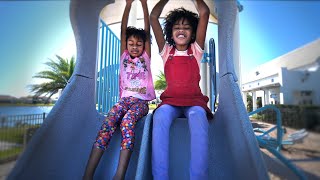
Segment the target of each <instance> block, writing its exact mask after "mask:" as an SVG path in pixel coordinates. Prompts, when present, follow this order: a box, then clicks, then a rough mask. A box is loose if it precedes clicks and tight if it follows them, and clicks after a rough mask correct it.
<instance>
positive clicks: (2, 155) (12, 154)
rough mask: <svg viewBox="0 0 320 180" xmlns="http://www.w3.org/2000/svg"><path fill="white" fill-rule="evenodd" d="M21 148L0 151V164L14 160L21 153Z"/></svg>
mask: <svg viewBox="0 0 320 180" xmlns="http://www.w3.org/2000/svg"><path fill="white" fill-rule="evenodd" d="M22 150H23V147H14V148H11V149H8V150H4V151H0V164H1V163H5V162H7V161H8V160H13V159H16V158H17V157H18V156H19V155H20V154H21V152H22Z"/></svg>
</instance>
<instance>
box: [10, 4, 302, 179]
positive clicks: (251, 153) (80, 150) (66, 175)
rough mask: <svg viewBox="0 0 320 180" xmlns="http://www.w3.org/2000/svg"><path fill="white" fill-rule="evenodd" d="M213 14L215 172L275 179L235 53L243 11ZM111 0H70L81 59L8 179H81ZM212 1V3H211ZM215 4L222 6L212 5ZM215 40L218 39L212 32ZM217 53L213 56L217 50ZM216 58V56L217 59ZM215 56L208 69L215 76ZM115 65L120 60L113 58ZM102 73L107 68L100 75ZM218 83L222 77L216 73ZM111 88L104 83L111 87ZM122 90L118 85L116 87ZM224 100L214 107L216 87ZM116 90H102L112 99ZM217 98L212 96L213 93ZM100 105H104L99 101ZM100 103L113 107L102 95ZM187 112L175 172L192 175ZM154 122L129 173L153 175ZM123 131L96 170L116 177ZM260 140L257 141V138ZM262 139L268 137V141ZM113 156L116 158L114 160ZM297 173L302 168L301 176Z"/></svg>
mask: <svg viewBox="0 0 320 180" xmlns="http://www.w3.org/2000/svg"><path fill="white" fill-rule="evenodd" d="M206 2H208V4H210V10H211V11H212V14H216V16H217V17H218V20H219V22H218V35H219V43H218V49H219V59H220V62H219V77H215V78H219V89H215V88H216V87H217V86H216V85H214V84H212V86H211V88H210V93H211V96H210V97H211V101H212V102H211V108H212V110H213V111H215V115H214V119H213V120H212V121H210V127H209V136H210V137H209V151H210V155H209V159H210V160H209V177H211V179H212V178H215V179H269V178H268V174H267V168H266V165H265V162H264V160H263V156H262V154H261V152H260V150H259V144H260V145H261V143H260V141H259V138H258V141H257V140H256V136H255V134H254V131H253V129H252V126H251V123H250V120H249V117H248V114H247V112H246V109H245V107H244V104H243V101H242V95H241V92H240V89H239V86H238V84H237V81H238V78H237V70H235V66H234V62H236V60H235V59H238V54H237V51H238V50H237V38H238V37H237V31H238V29H237V23H238V22H237V16H238V11H239V8H238V7H239V6H238V5H239V4H238V3H237V2H236V1H234V0H232V1H222V0H218V1H206ZM111 3H115V1H112V0H105V1H80V0H71V2H70V19H71V24H72V27H73V30H74V34H75V39H76V45H77V65H76V68H75V71H74V74H73V76H72V78H71V79H70V82H69V84H68V85H67V87H66V88H65V90H64V91H63V94H62V96H61V97H60V98H59V100H58V102H57V103H56V105H55V106H54V107H53V109H52V110H51V112H50V114H49V115H48V116H47V118H46V121H45V122H44V123H43V125H42V126H41V127H40V129H39V130H38V131H37V133H36V134H35V135H34V137H33V138H32V139H31V141H30V142H29V145H28V147H27V149H26V150H25V151H24V153H23V154H22V155H21V157H20V158H19V160H18V161H17V163H16V165H15V167H14V169H13V170H12V172H11V173H10V174H9V176H8V179H9V180H10V179H14V180H17V179H18V180H19V179H48V180H50V179H52V180H54V179H66V180H69V179H81V177H82V175H83V172H84V169H85V165H86V162H87V159H88V157H89V153H90V150H91V146H92V142H93V139H94V138H95V136H96V132H97V130H98V129H99V128H100V125H101V122H102V120H103V119H104V116H103V115H102V114H101V113H98V112H97V110H96V99H98V98H97V97H96V92H97V91H98V88H99V85H97V84H96V80H97V71H96V67H97V63H96V61H95V60H96V59H97V56H98V55H97V49H98V48H99V47H98V44H99V43H98V42H97V41H98V38H97V37H99V35H101V34H98V31H97V27H99V23H100V22H99V15H100V12H101V10H102V8H104V7H105V6H107V5H108V4H111ZM213 6H214V7H213ZM213 9H216V11H214V12H213ZM209 44H211V45H213V46H214V42H213V40H211V42H209ZM212 57H213V56H212ZM211 62H212V63H213V62H214V61H211ZM214 65H215V64H212V65H211V66H210V65H208V66H210V67H211V69H210V73H209V74H210V75H209V76H210V77H211V78H212V77H213V76H214V72H215V71H216V70H215V66H214ZM114 68H116V66H114ZM99 77H101V76H99ZM213 82H214V83H215V82H216V81H213ZM108 90H109V89H108V88H106V91H108ZM114 91H116V90H114ZM217 93H218V94H219V106H218V107H217V109H215V107H214V104H215V103H213V102H215V99H216V95H217ZM112 98H113V97H108V96H107V97H104V98H102V99H109V100H110V101H111V99H112ZM213 99H214V100H213ZM98 101H99V100H98ZM98 109H99V108H98ZM101 109H102V111H105V110H107V109H108V107H107V106H105V105H104V104H103V103H102V105H101ZM186 122H187V121H186V120H185V119H184V118H178V119H177V120H176V121H175V122H174V123H173V125H172V128H171V130H170V133H171V138H170V159H171V161H170V163H171V164H170V167H173V168H170V178H172V179H188V177H189V175H188V171H187V169H188V168H189V164H188V162H189V156H190V151H189V145H190V144H189V143H190V137H189V129H188V125H187V123H186ZM151 124H152V114H148V115H147V116H146V117H144V118H143V119H142V120H141V121H139V122H138V123H137V126H136V144H135V149H134V152H133V154H132V157H131V161H130V164H129V167H128V171H127V175H126V177H127V178H129V177H130V179H136V180H140V179H141V180H143V179H152V174H151V132H152V129H151V127H152V126H151ZM119 141H120V133H119V132H118V131H117V132H116V133H115V135H114V136H113V138H112V140H111V143H110V148H109V149H108V150H107V151H106V152H105V153H104V156H103V158H102V160H101V163H100V164H99V166H98V168H97V171H96V174H95V178H96V179H111V177H112V176H113V173H114V172H115V169H116V166H117V162H118V157H119V146H117V144H119ZM258 142H259V144H258ZM262 142H263V141H262ZM111 162H112V163H111ZM298 177H299V176H298Z"/></svg>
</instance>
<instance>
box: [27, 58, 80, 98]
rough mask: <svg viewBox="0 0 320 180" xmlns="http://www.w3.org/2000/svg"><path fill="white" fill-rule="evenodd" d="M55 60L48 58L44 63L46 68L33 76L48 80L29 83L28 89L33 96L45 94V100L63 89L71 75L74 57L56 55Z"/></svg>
mask: <svg viewBox="0 0 320 180" xmlns="http://www.w3.org/2000/svg"><path fill="white" fill-rule="evenodd" d="M56 58H57V59H56V60H52V59H49V61H48V62H46V63H45V65H47V66H48V68H49V69H48V70H45V71H41V72H38V73H37V74H36V75H35V76H33V78H41V79H47V80H49V81H47V82H44V83H41V84H32V85H30V90H31V92H33V93H34V94H35V95H34V96H35V97H39V96H42V95H44V96H46V97H47V101H46V102H48V100H49V99H50V98H51V96H53V95H54V94H56V93H57V92H58V91H59V90H60V89H62V90H63V89H64V88H65V87H66V85H67V83H68V80H69V79H70V77H71V76H72V73H73V71H74V67H75V59H74V57H71V59H69V60H68V59H64V58H62V57H60V56H58V55H56Z"/></svg>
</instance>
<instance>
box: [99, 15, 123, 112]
mask: <svg viewBox="0 0 320 180" xmlns="http://www.w3.org/2000/svg"><path fill="white" fill-rule="evenodd" d="M98 54H99V57H98V75H97V86H96V87H97V88H96V101H97V109H98V112H101V113H105V112H107V111H108V110H109V109H110V108H111V107H112V106H113V105H114V104H115V103H116V102H117V101H118V99H119V67H120V63H119V62H120V39H119V38H118V37H117V36H116V35H115V34H114V33H113V32H112V31H111V29H110V28H109V27H108V26H107V25H106V24H105V23H104V22H103V21H102V20H100V31H99V53H98Z"/></svg>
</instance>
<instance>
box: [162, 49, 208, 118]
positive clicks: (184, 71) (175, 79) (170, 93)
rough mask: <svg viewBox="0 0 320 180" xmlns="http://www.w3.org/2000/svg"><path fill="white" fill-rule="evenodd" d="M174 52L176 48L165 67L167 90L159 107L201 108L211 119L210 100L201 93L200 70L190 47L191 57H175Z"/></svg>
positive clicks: (171, 52)
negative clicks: (164, 105)
mask: <svg viewBox="0 0 320 180" xmlns="http://www.w3.org/2000/svg"><path fill="white" fill-rule="evenodd" d="M174 52H175V48H172V49H171V51H170V53H169V57H168V60H167V61H166V64H165V66H164V74H165V77H166V81H167V88H166V90H165V91H164V92H163V93H162V94H161V96H160V99H161V100H162V102H161V104H160V105H159V106H158V107H160V106H161V105H163V104H170V105H173V106H201V107H202V108H203V109H204V110H206V112H207V116H208V118H209V119H211V118H212V117H213V114H212V112H211V110H210V109H209V108H208V106H207V103H208V101H209V98H208V97H207V96H204V95H203V94H202V92H201V89H200V86H199V82H200V70H199V66H198V63H197V60H196V59H195V58H194V56H193V54H192V53H193V52H192V50H191V48H190V46H189V48H188V51H187V53H188V55H189V56H173V55H174Z"/></svg>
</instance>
